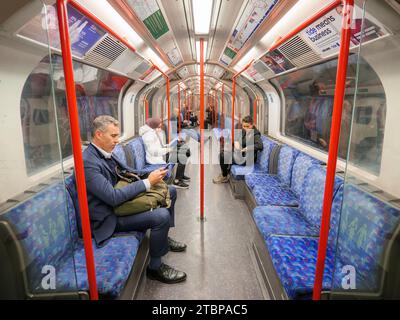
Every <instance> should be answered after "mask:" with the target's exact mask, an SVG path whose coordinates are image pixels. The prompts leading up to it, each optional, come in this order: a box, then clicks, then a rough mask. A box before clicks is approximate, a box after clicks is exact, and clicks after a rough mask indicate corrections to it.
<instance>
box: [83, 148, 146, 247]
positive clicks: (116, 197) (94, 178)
mask: <svg viewBox="0 0 400 320" xmlns="http://www.w3.org/2000/svg"><path fill="white" fill-rule="evenodd" d="M113 159H114V160H115V162H117V164H118V166H119V167H120V168H121V169H126V170H128V171H129V169H127V167H126V166H124V165H123V164H122V163H120V162H119V161H118V160H116V159H115V158H114V157H113ZM83 161H84V165H85V177H86V189H87V197H88V204H89V216H90V224H91V229H92V235H93V237H94V239H95V240H96V244H97V245H99V246H101V245H102V244H104V241H106V240H108V239H110V238H111V237H112V235H113V234H114V231H115V227H116V225H117V216H116V215H115V213H114V208H115V207H117V206H119V205H121V204H122V203H124V202H126V201H128V200H131V199H133V198H134V197H136V196H137V195H138V194H140V193H142V192H145V191H146V186H145V184H144V182H143V181H138V182H134V183H131V184H129V185H128V186H126V187H124V188H121V189H114V186H115V185H116V184H117V182H118V176H117V174H116V173H115V170H111V168H110V166H109V165H108V164H107V161H110V160H108V159H106V158H105V157H104V155H103V154H102V153H101V152H100V151H99V150H97V148H96V147H95V146H93V145H92V144H90V145H89V146H88V147H87V148H86V150H85V151H84V152H83Z"/></svg>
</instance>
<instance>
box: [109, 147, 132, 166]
mask: <svg viewBox="0 0 400 320" xmlns="http://www.w3.org/2000/svg"><path fill="white" fill-rule="evenodd" d="M112 153H113V156H114V157H115V158H116V159H117V160H119V161H120V162H121V163H122V164H124V165H125V166H127V167H129V165H128V161H127V159H126V156H125V151H124V147H123V146H122V145H121V144H118V145H117V146H116V147H115V148H114V150H113V152H112Z"/></svg>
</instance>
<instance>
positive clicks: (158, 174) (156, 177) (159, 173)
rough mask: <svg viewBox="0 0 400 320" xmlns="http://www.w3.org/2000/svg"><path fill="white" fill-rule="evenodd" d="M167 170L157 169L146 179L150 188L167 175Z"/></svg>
mask: <svg viewBox="0 0 400 320" xmlns="http://www.w3.org/2000/svg"><path fill="white" fill-rule="evenodd" d="M167 173H168V170H165V169H164V168H163V169H158V170H155V171H153V172H152V173H150V175H149V177H148V179H149V182H150V184H151V185H152V186H154V185H156V184H157V183H160V182H161V181H162V180H163V179H164V177H165V176H166V175H167Z"/></svg>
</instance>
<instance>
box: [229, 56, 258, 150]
mask: <svg viewBox="0 0 400 320" xmlns="http://www.w3.org/2000/svg"><path fill="white" fill-rule="evenodd" d="M253 62H254V59H253V60H251V61H250V62H249V63H248V64H247V65H246V66H245V67H244V68H243V69H242V70H241V71H239V72H238V73H236V74H235V75H234V76H233V78H232V80H233V81H232V128H231V130H232V132H231V137H232V143H233V142H234V141H235V103H236V78H237V77H238V76H240V75H241V74H242V73H243V72H245V71H246V70H247V69H248V68H250V67H251V65H252V64H253Z"/></svg>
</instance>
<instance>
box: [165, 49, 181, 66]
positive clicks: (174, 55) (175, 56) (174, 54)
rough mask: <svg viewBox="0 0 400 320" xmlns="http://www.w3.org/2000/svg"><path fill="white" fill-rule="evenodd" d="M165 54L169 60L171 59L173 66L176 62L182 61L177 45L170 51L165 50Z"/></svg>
mask: <svg viewBox="0 0 400 320" xmlns="http://www.w3.org/2000/svg"><path fill="white" fill-rule="evenodd" d="M167 56H168V59H169V61H171V63H172V64H173V65H174V66H177V65H178V64H181V63H182V59H181V55H180V54H179V51H178V48H177V47H175V48H173V49H172V50H171V51H169V52H167Z"/></svg>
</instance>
